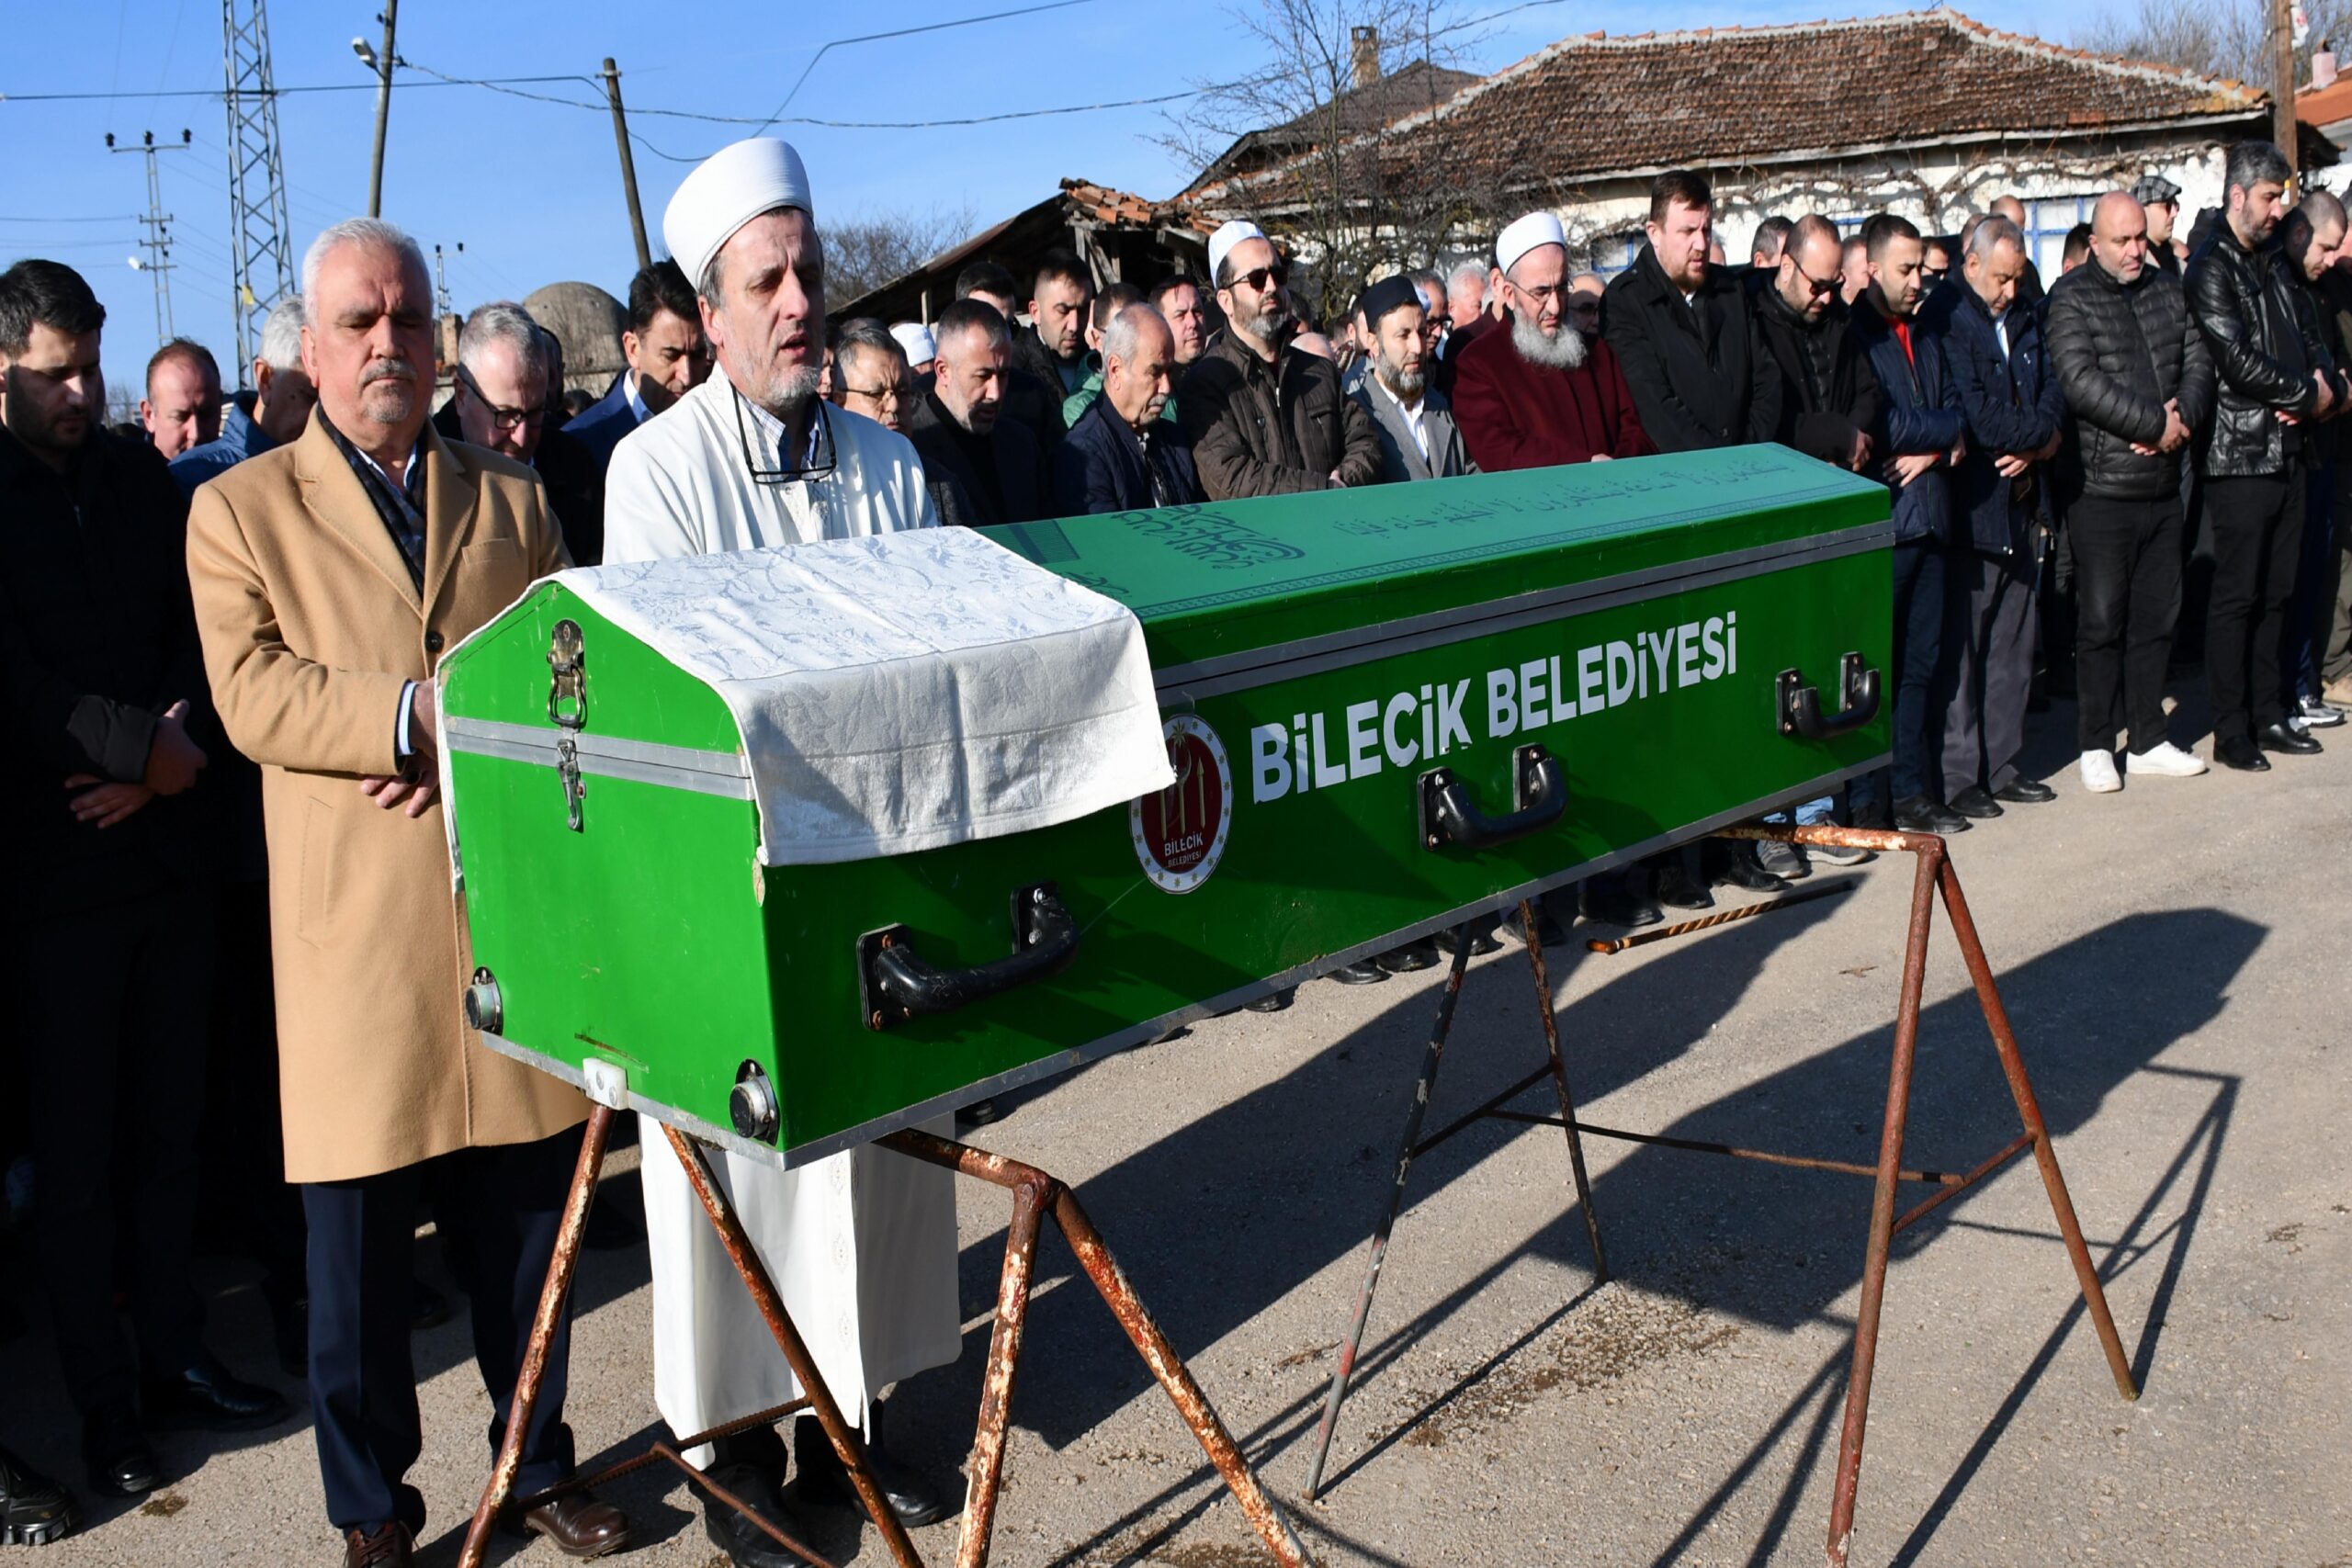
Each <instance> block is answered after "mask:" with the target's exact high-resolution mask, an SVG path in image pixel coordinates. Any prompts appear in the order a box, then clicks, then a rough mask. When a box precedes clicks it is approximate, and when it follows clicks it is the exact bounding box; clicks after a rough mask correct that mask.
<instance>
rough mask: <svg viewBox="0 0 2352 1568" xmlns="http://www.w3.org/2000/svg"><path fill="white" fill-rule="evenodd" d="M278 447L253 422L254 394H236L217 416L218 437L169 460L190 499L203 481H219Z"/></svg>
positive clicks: (184, 493) (173, 476)
mask: <svg viewBox="0 0 2352 1568" xmlns="http://www.w3.org/2000/svg"><path fill="white" fill-rule="evenodd" d="M273 446H277V442H275V441H272V440H271V439H270V438H269V432H267V431H266V430H264V429H263V428H262V427H261V426H260V425H258V424H255V423H254V394H253V393H251V392H239V393H238V394H237V395H236V397H235V398H234V399H232V400H231V402H230V404H229V407H228V409H227V410H226V411H225V412H223V413H222V414H221V415H220V434H218V435H216V436H214V437H213V438H212V439H211V440H209V441H207V442H206V443H204V444H203V445H202V446H191V447H189V448H188V449H187V451H185V452H183V453H181V454H180V455H179V456H178V457H175V458H173V459H172V479H174V481H175V482H176V483H177V484H178V485H179V487H180V493H181V494H182V495H190V496H192V495H194V494H195V493H196V487H197V486H198V485H200V484H202V483H203V482H204V481H205V480H207V479H218V478H219V477H220V476H221V475H222V474H225V473H227V472H228V471H229V470H230V469H231V468H235V467H236V466H237V465H238V464H240V463H242V462H243V461H244V460H245V459H246V458H248V457H260V456H261V455H262V454H263V453H264V452H266V451H268V450H269V449H270V448H271V447H273Z"/></svg>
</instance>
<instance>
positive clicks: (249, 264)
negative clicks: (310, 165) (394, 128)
mask: <svg viewBox="0 0 2352 1568" xmlns="http://www.w3.org/2000/svg"><path fill="white" fill-rule="evenodd" d="M220 27H221V37H222V45H221V60H222V62H223V68H224V69H225V71H226V72H227V74H228V85H229V91H228V94H227V100H228V105H229V142H228V146H229V260H230V264H231V266H230V278H229V290H230V309H231V310H232V313H233V315H234V317H235V320H236V330H237V385H238V387H239V388H240V389H243V388H247V387H250V386H251V385H252V381H253V364H254V355H255V354H257V353H258V352H259V351H260V348H261V333H260V332H259V330H258V329H257V328H256V327H255V326H254V320H255V318H256V317H258V316H260V315H261V314H263V313H264V312H266V311H267V310H273V309H275V308H276V307H277V303H278V302H279V301H280V300H282V299H285V298H286V297H287V296H288V294H291V293H293V292H294V290H295V288H297V287H298V285H297V281H296V278H295V274H294V231H293V228H292V226H291V225H290V224H288V222H287V220H286V164H285V161H284V159H283V157H282V156H281V155H280V153H279V151H278V141H277V81H276V78H275V77H274V76H273V75H272V73H271V70H270V63H269V13H268V10H267V8H266V4H265V0H221V3H220Z"/></svg>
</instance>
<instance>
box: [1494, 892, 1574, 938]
mask: <svg viewBox="0 0 2352 1568" xmlns="http://www.w3.org/2000/svg"><path fill="white" fill-rule="evenodd" d="M1503 930H1505V931H1509V932H1510V934H1511V935H1512V936H1513V937H1514V938H1516V939H1517V940H1518V942H1519V944H1520V946H1521V947H1525V946H1526V945H1527V930H1526V922H1525V921H1524V920H1522V919H1520V918H1519V911H1518V910H1517V909H1513V910H1512V911H1511V912H1510V914H1509V915H1508V916H1506V917H1505V918H1504V919H1503ZM1535 940H1536V941H1538V942H1542V943H1543V944H1544V946H1545V947H1547V948H1554V947H1566V945H1567V944H1568V933H1567V932H1566V931H1563V930H1562V929H1561V927H1560V922H1559V921H1557V920H1555V919H1553V918H1552V911H1551V910H1549V909H1547V908H1544V906H1543V904H1542V903H1541V902H1538V903H1537V904H1536V906H1535Z"/></svg>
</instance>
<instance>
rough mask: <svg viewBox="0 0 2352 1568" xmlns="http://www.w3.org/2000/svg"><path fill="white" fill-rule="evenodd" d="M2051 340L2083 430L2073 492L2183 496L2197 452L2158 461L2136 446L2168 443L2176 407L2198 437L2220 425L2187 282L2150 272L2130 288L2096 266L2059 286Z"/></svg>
mask: <svg viewBox="0 0 2352 1568" xmlns="http://www.w3.org/2000/svg"><path fill="white" fill-rule="evenodd" d="M2041 335H2042V341H2043V343H2044V344H2046V345H2047V347H2048V351H2049V355H2050V364H2051V367H2052V369H2053V370H2055V371H2056V372H2057V375H2058V386H2059V389H2060V390H2062V391H2064V393H2065V394H2066V412H2068V413H2069V414H2071V415H2073V416H2074V421H2075V441H2074V443H2073V451H2074V457H2073V459H2072V460H2071V461H2070V462H2069V463H2068V465H2067V468H2068V471H2069V473H2070V475H2071V477H2072V478H2073V479H2075V483H2074V484H2072V485H2070V486H2068V487H2067V488H2068V489H2069V491H2072V492H2073V493H2077V494H2088V495H2097V496H2105V497H2108V498H2109V499H2111V500H2116V501H2154V500H2155V499H2156V498H2157V497H2159V496H2165V495H2172V494H2175V493H2177V491H2179V489H2180V464H2181V459H2182V458H2183V457H2185V456H2186V455H2187V453H2188V448H2187V447H2182V448H2181V449H2180V450H2179V451H2177V452H2160V453H2157V454H2156V455H2154V456H2153V457H2151V456H2149V455H2148V454H2146V453H2142V452H2134V451H2133V450H2131V446H2132V443H2134V442H2137V443H2139V444H2140V445H2141V446H2155V445H2156V443H2157V442H2159V441H2160V440H2162V439H2163V438H2164V434H2165V404H2166V403H2167V402H2171V401H2173V400H2178V401H2179V404H2180V417H2181V418H2182V419H2183V420H2184V421H2186V422H2187V423H2188V428H2189V430H2190V431H2191V432H2192V433H2195V432H2201V431H2203V430H2204V428H2205V426H2206V424H2207V423H2208V422H2209V421H2210V420H2211V418H2212V416H2213V357H2212V355H2211V354H2210V353H2208V352H2207V350H2206V347H2205V338H2204V334H2203V333H2199V332H2198V331H2197V330H2196V328H2194V327H2193V326H2191V325H2190V324H2189V321H2188V296H2187V294H2185V293H2184V292H2183V291H2182V289H2181V287H2180V280H2179V279H2178V278H2177V277H2175V276H2173V275H2172V274H2170V273H2168V272H2165V271H2164V270H2162V269H2161V268H2158V267H2154V266H2149V267H2143V268H2142V269H2141V273H2140V276H2138V277H2137V278H2135V279H2133V280H2132V282H2131V285H2130V286H2129V287H2128V288H2127V287H2126V286H2125V285H2123V284H2120V283H2118V282H2117V281H2116V280H2115V279H2114V278H2113V277H2111V276H2109V275H2108V272H2107V269H2106V268H2105V267H2102V266H2100V265H2098V262H2097V261H2095V260H2094V261H2092V262H2090V263H2088V264H2087V265H2083V266H2078V267H2076V268H2075V270H2074V271H2072V272H2070V273H2068V274H2066V276H2064V277H2062V278H2060V279H2059V280H2058V281H2057V282H2056V283H2054V284H2052V286H2051V288H2050V305H2049V314H2048V316H2047V317H2046V318H2045V319H2044V320H2043V322H2042V328H2041Z"/></svg>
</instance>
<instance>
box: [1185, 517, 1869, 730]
mask: <svg viewBox="0 0 2352 1568" xmlns="http://www.w3.org/2000/svg"><path fill="white" fill-rule="evenodd" d="M1893 541H1894V524H1893V523H1872V524H1870V525H1867V526H1864V527H1860V528H1848V529H1842V530H1840V531H1838V532H1837V533H1834V534H1819V535H1814V536H1810V537H1808V538H1807V539H1805V540H1804V542H1803V544H1802V545H1801V546H1799V547H1795V548H1792V547H1789V546H1788V545H1785V544H1781V545H1758V546H1757V547H1755V548H1753V549H1747V550H1733V551H1729V552H1727V553H1725V554H1724V555H1719V556H1708V557H1705V558H1703V559H1702V561H1700V562H1697V563H1693V562H1690V561H1679V562H1676V563H1674V564H1673V565H1671V566H1664V567H1649V568H1645V569H1644V570H1640V571H1629V572H1622V573H1620V574H1619V575H1617V576H1615V577H1604V578H1598V579H1595V580H1594V581H1590V582H1580V583H1577V584H1575V585H1574V586H1572V587H1568V588H1549V589H1545V590H1544V591H1543V592H1538V593H1528V594H1521V595H1520V596H1519V597H1517V598H1512V599H1491V600H1488V601H1487V603H1486V604H1472V605H1464V606H1463V607H1462V608H1460V609H1454V610H1437V611H1432V612H1430V614H1428V615H1410V616H1408V617H1406V618H1405V619H1403V620H1397V621H1390V622H1387V623H1385V624H1384V625H1381V626H1370V627H1366V628H1364V629H1363V630H1361V631H1350V632H1332V633H1329V634H1327V635H1325V636H1323V637H1306V638H1302V639H1301V640H1299V641H1297V642H1294V643H1277V644H1274V645H1273V646H1272V647H1269V648H1261V649H1250V651H1248V652H1246V653H1232V654H1221V655H1219V656H1218V657H1216V658H1215V659H1202V660H1194V661H1193V662H1192V663H1190V664H1179V665H1176V666H1174V667H1173V668H1171V669H1170V670H1167V671H1155V672H1154V673H1153V676H1152V680H1153V684H1154V687H1155V689H1156V690H1157V692H1158V694H1159V697H1160V699H1161V701H1162V703H1163V704H1165V703H1167V702H1170V701H1183V702H1198V701H1200V700H1201V699H1203V698H1204V697H1218V696H1225V695H1227V694H1230V693H1234V692H1246V691H1250V690H1252V689H1254V688H1256V687H1259V686H1266V685H1272V683H1273V682H1276V681H1289V680H1295V679H1302V678H1304V677H1306V676H1309V675H1320V674H1324V673H1326V672H1328V671H1333V670H1345V669H1349V668H1351V667H1352V666H1354V665H1358V664H1369V663H1371V662H1372V661H1374V660H1379V659H1386V658H1389V657H1392V656H1396V655H1402V654H1408V653H1419V652H1422V651H1424V650H1426V649H1432V648H1443V647H1446V646H1447V645H1449V644H1452V643H1457V642H1467V641H1469V640H1470V639H1471V638H1473V637H1486V636H1489V635H1499V634H1500V633H1503V632H1510V631H1518V630H1520V629H1521V628H1523V627H1526V626H1535V625H1540V624H1542V623H1543V622H1545V621H1551V620H1559V619H1563V618H1564V617H1563V616H1561V615H1559V614H1558V613H1557V612H1559V611H1560V610H1561V609H1562V608H1564V607H1566V606H1574V607H1575V613H1577V614H1579V615H1589V614H1592V613H1595V612H1598V611H1600V610H1611V609H1615V608H1616V607H1618V606H1619V605H1621V604H1640V603H1642V602H1643V601H1645V600H1648V599H1660V598H1664V597H1665V596H1666V595H1667V594H1668V593H1675V592H1693V591H1695V590H1698V589H1702V588H1713V587H1717V586H1719V585H1721V584H1723V583H1726V582H1738V581H1744V580H1746V579H1747V578H1750V577H1761V576H1763V575H1764V574H1765V573H1766V572H1770V571H1782V570H1788V569H1790V568H1792V567H1796V566H1804V565H1808V564H1811V563H1813V562H1815V561H1825V560H1839V559H1843V558H1845V557H1847V556H1858V555H1867V554H1869V553H1870V552H1871V551H1872V550H1874V549H1877V548H1879V547H1881V546H1883V545H1887V544H1891V543H1892V542H1893ZM1694 564H1696V565H1698V566H1700V567H1701V568H1702V570H1695V571H1693V570H1686V569H1687V568H1690V567H1691V566H1692V565H1694ZM1678 574H1679V575H1678ZM1473 617H1475V618H1473Z"/></svg>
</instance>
